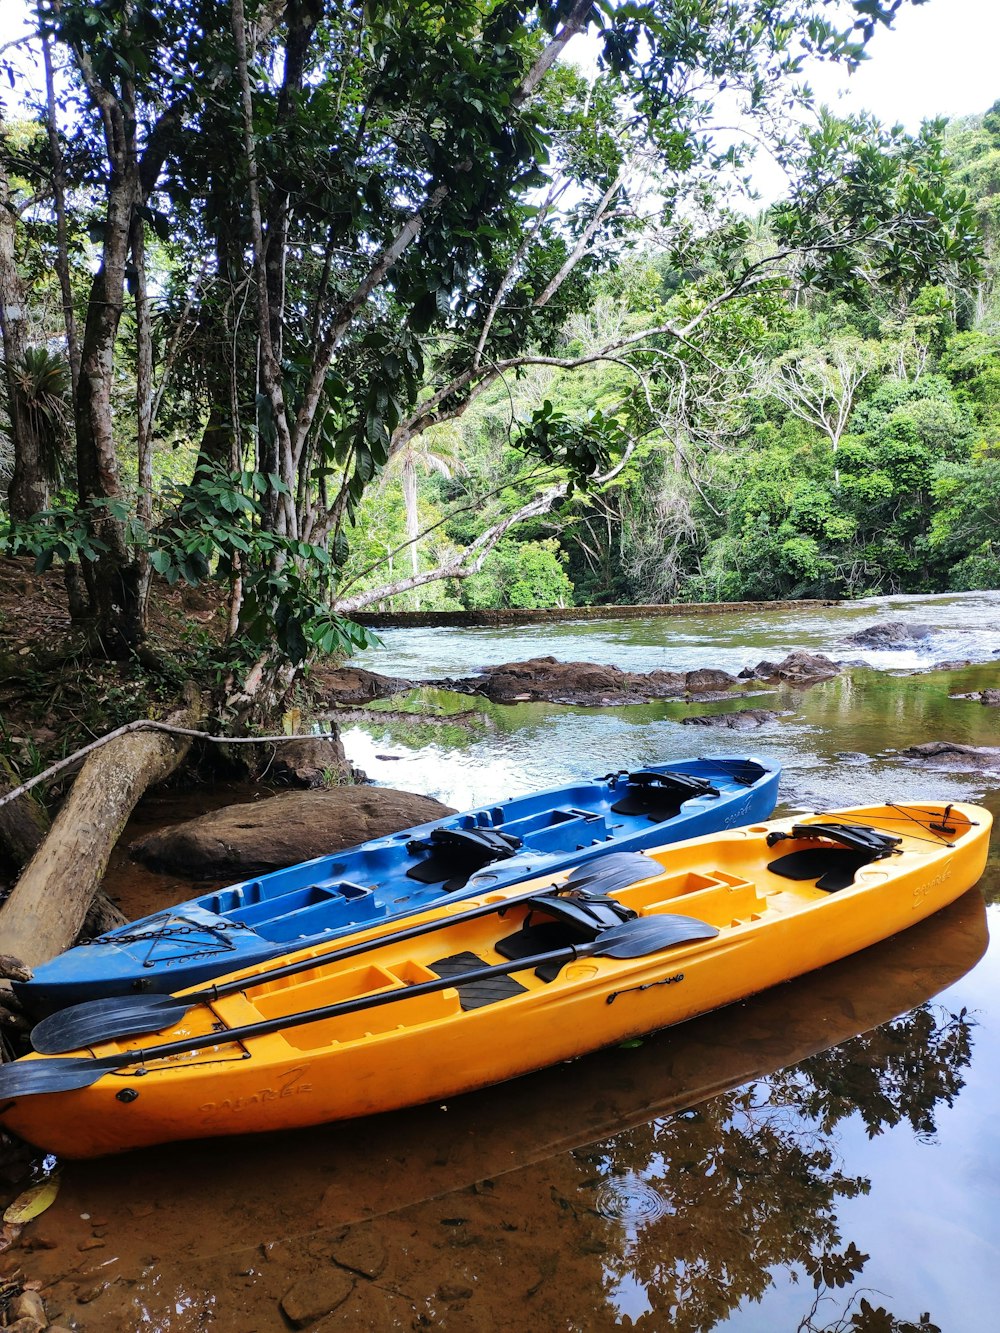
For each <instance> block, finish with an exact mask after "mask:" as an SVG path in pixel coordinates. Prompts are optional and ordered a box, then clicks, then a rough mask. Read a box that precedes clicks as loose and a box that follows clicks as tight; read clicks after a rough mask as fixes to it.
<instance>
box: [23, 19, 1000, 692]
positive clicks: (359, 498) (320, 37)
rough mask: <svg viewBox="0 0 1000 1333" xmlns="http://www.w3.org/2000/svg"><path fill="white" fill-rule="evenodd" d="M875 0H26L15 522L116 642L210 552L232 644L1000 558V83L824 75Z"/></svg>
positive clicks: (988, 572) (875, 578) (797, 586)
mask: <svg viewBox="0 0 1000 1333" xmlns="http://www.w3.org/2000/svg"><path fill="white" fill-rule="evenodd" d="M900 3H901V0H894V2H893V3H887V2H882V3H877V2H875V0H855V3H854V4H853V5H850V4H848V5H846V6H845V5H841V4H833V3H828V0H783V2H782V3H779V4H775V3H774V2H773V0H766V2H765V0H672V2H671V3H666V2H664V3H659V2H654V3H647V4H635V3H620V2H618V0H603V2H602V3H597V4H594V3H593V2H592V0H590V2H589V3H580V2H579V0H578V2H577V3H573V2H572V0H551V2H550V0H545V2H543V3H534V4H523V3H509V2H507V0H503V2H500V0H449V3H448V4H439V3H419V4H413V3H406V4H402V3H393V2H385V3H382V2H373V3H366V4H360V3H358V4H331V3H324V0H156V3H153V2H152V0H99V3H92V2H91V0H59V3H55V0H38V3H37V6H36V12H37V18H38V29H37V34H36V36H35V38H34V39H33V41H32V44H31V47H32V51H33V52H34V54H35V55H36V57H37V60H38V69H39V70H40V71H41V76H42V77H41V79H40V82H39V86H38V87H37V88H36V89H34V90H33V89H31V88H29V87H27V86H25V87H24V88H22V89H21V91H22V94H23V95H22V97H21V99H20V102H19V104H18V106H17V109H16V110H14V109H13V108H12V107H11V106H8V107H7V108H6V109H5V110H4V111H3V118H2V120H0V298H2V305H3V310H4V318H3V321H2V335H3V374H2V376H0V390H2V402H0V431H2V432H3V439H2V455H0V468H2V469H3V473H4V485H5V490H6V501H5V509H4V512H3V516H2V517H3V530H2V540H3V542H4V544H5V546H6V549H7V550H8V551H10V552H12V553H15V554H30V555H31V556H32V557H33V558H34V559H35V560H36V562H37V565H38V567H39V568H45V567H49V566H52V567H54V568H57V569H60V570H62V571H63V574H64V576H65V580H66V586H67V593H68V596H69V599H70V606H71V609H72V612H73V614H74V617H75V618H76V620H77V621H78V623H79V624H80V625H81V626H83V627H85V629H86V632H87V634H88V639H89V642H90V644H91V648H92V650H93V651H94V652H96V653H99V654H105V655H108V656H111V657H118V658H124V657H128V656H130V655H133V654H134V653H135V652H136V651H137V650H138V649H139V648H140V647H141V645H142V644H143V643H144V641H145V638H146V634H147V612H148V605H149V598H150V591H151V589H152V588H154V587H155V586H156V584H157V581H158V580H161V579H162V580H166V581H167V583H176V582H177V581H184V582H187V583H189V584H199V583H202V582H206V581H215V582H217V583H218V584H219V585H220V586H221V588H222V590H223V591H224V594H225V596H226V598H227V599H228V607H229V611H228V617H227V624H228V631H227V648H226V655H227V660H228V662H229V663H230V665H231V666H232V667H233V668H234V669H235V670H237V672H238V673H239V672H246V671H249V670H250V668H251V666H252V665H253V664H254V663H255V662H256V663H258V664H259V662H260V661H261V660H262V658H266V657H270V658H271V659H272V660H280V661H282V662H285V663H290V664H292V665H294V664H296V663H299V662H302V661H303V660H305V659H307V658H308V657H309V656H310V655H312V654H314V653H316V652H320V653H323V652H331V651H349V650H350V648H351V647H352V645H353V644H356V643H358V642H360V641H362V638H363V635H362V632H361V631H360V630H359V629H358V627H357V626H355V625H353V624H352V623H351V620H350V616H351V614H352V613H353V612H356V611H358V610H359V609H360V608H362V607H365V606H370V605H372V604H379V605H384V606H393V607H407V606H410V607H412V606H424V607H427V606H437V607H460V606H470V607H472V606H484V605H524V606H530V605H543V606H544V605H555V604H569V603H571V602H574V601H576V602H579V603H584V602H613V601H662V600H728V599H738V598H746V597H754V598H758V597H761V598H767V597H782V598H783V597H790V596H791V597H795V596H808V595H821V596H830V595H838V596H839V595H857V594H859V593H864V592H872V591H888V590H907V591H916V590H942V589H945V588H955V587H957V588H962V587H966V588H971V587H982V586H988V585H993V586H995V585H996V584H997V582H998V574H1000V570H998V567H997V562H998V556H997V554H996V551H995V547H994V531H995V519H996V510H997V498H996V497H997V482H998V462H997V430H998V422H1000V417H998V412H1000V405H998V388H997V385H998V383H1000V379H998V373H1000V361H998V338H1000V334H998V333H997V327H996V303H995V291H996V286H995V246H996V233H997V220H996V213H995V198H996V191H997V185H998V179H1000V178H998V173H997V166H996V164H997V161H1000V113H998V112H997V110H996V108H994V109H993V110H991V111H989V112H987V113H986V114H985V115H983V116H982V117H972V118H969V119H968V120H966V121H963V122H960V123H953V124H951V125H947V126H946V125H945V124H943V123H928V124H927V125H925V126H924V128H923V129H922V130H921V131H920V132H919V133H918V134H916V135H912V136H911V135H907V134H905V133H903V131H902V130H901V129H900V128H898V127H886V126H882V125H880V124H878V123H877V122H876V121H875V120H874V119H873V118H871V117H869V116H865V115H860V116H852V117H838V116H835V115H833V114H831V113H830V112H828V111H826V110H824V109H822V108H816V107H814V106H813V104H812V99H811V94H810V92H809V89H808V86H807V81H806V73H807V65H808V62H809V61H812V60H816V59H825V60H830V61H838V62H841V63H842V64H844V65H845V66H846V67H850V66H852V65H854V64H856V63H857V62H858V61H860V60H861V59H863V58H864V45H865V43H866V41H867V40H868V38H869V37H870V36H871V34H872V32H873V31H874V30H875V28H876V27H877V26H879V25H885V24H890V23H891V20H892V17H893V15H894V13H895V12H896V11H897V10H898V8H899V7H900ZM0 61H4V62H11V65H10V69H9V71H8V73H9V74H10V78H11V80H12V81H13V82H15V83H18V82H19V81H21V80H22V79H23V75H22V74H21V72H20V69H21V67H20V66H18V67H17V68H16V69H15V66H14V63H13V62H14V54H12V53H11V52H7V53H5V54H0ZM734 127H735V128H734ZM764 152H766V153H768V154H770V155H771V156H773V157H774V158H775V159H777V161H779V162H780V163H781V165H782V166H783V168H784V169H785V172H786V174H787V179H788V187H787V190H786V192H785V194H784V196H783V197H782V198H781V199H780V200H779V201H778V202H777V203H775V204H773V205H772V206H769V207H766V208H760V207H759V206H755V205H754V204H753V203H752V201H750V202H748V193H747V191H748V181H749V179H750V175H751V172H752V165H753V155H754V153H764Z"/></svg>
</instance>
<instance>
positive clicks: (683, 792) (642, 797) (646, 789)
mask: <svg viewBox="0 0 1000 1333" xmlns="http://www.w3.org/2000/svg"><path fill="white" fill-rule="evenodd" d="M718 795H719V791H718V788H717V787H713V786H712V784H711V783H710V782H709V781H708V779H707V778H698V777H694V776H692V775H691V774H690V773H655V772H652V771H650V770H647V769H640V770H639V771H638V772H636V773H630V774H629V775H628V787H627V789H626V791H625V795H624V796H622V797H621V799H620V800H618V801H616V802H615V804H614V805H613V806H612V807H611V809H612V810H613V811H614V813H615V814H618V815H645V816H646V818H647V819H649V820H650V821H651V822H652V823H654V824H660V823H662V822H663V821H664V820H666V819H673V818H675V816H677V815H679V814H680V810H681V806H682V805H683V804H684V802H685V801H690V800H691V799H692V797H694V796H718Z"/></svg>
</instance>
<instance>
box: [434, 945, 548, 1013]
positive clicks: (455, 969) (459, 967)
mask: <svg viewBox="0 0 1000 1333" xmlns="http://www.w3.org/2000/svg"><path fill="white" fill-rule="evenodd" d="M485 966H486V964H485V963H484V962H483V960H482V959H481V958H480V957H479V956H478V955H477V954H474V953H471V952H469V951H468V950H466V951H465V952H464V953H453V954H451V955H449V957H447V958H439V959H438V960H437V962H436V963H431V965H430V968H431V971H432V972H436V973H437V974H438V976H439V977H458V976H461V975H462V974H463V973H464V972H472V971H474V970H475V969H476V968H477V967H485ZM527 989H528V988H527V986H522V985H521V983H520V982H519V981H515V980H514V978H513V977H484V978H482V979H481V980H480V981H470V982H468V983H467V984H466V985H464V986H459V987H458V998H459V1002H460V1003H461V1006H462V1008H463V1009H481V1008H482V1007H483V1006H484V1005H486V1004H496V1002H497V1000H507V999H509V998H510V997H511V996H512V995H520V994H521V993H522V991H526V990H527Z"/></svg>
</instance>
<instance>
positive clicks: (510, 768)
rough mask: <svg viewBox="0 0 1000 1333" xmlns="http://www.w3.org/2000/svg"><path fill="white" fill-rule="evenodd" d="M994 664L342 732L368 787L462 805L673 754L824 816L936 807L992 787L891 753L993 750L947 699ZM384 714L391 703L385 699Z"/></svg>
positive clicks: (445, 696) (428, 697)
mask: <svg viewBox="0 0 1000 1333" xmlns="http://www.w3.org/2000/svg"><path fill="white" fill-rule="evenodd" d="M997 679H998V669H997V667H996V666H979V667H969V668H965V669H964V670H961V671H954V672H934V673H932V674H929V675H920V676H906V677H897V676H889V675H884V674H882V673H879V672H875V671H867V670H857V671H853V672H851V673H849V674H846V675H843V676H840V677H837V678H835V679H833V680H830V681H826V682H824V683H822V684H819V685H816V686H814V687H813V688H812V689H810V690H806V691H803V690H792V689H790V688H788V687H784V686H782V687H781V688H778V689H775V690H773V691H772V692H771V693H770V694H769V695H767V696H766V697H764V698H759V697H755V698H754V699H752V700H749V701H748V700H746V699H743V698H741V697H740V696H739V695H737V696H736V697H733V698H728V699H725V700H720V701H716V702H713V703H693V704H692V703H655V704H643V705H631V706H628V707H624V708H574V707H565V706H560V705H554V704H544V703H520V704H492V703H490V702H489V701H488V700H485V699H478V698H477V699H474V700H469V699H468V698H465V697H463V696H459V695H455V694H451V693H449V692H447V691H443V690H437V689H430V688H428V689H424V690H420V691H416V692H414V693H413V694H411V695H410V696H408V697H407V699H405V700H404V701H403V703H404V704H405V706H406V707H412V708H414V709H419V710H427V709H433V710H435V712H440V713H441V714H442V716H447V711H446V710H454V709H456V708H459V707H460V708H462V710H463V711H464V712H465V713H466V714H467V715H468V714H469V712H470V703H471V704H472V706H473V709H474V712H473V716H476V715H477V714H478V716H479V718H481V722H480V723H479V724H476V723H474V722H471V721H470V720H469V718H468V716H467V717H466V719H464V720H463V724H462V725H461V726H460V727H459V726H448V725H447V724H446V723H443V722H436V723H434V724H433V725H432V726H429V725H428V724H425V723H424V722H423V721H422V720H421V719H420V718H419V717H417V718H413V719H410V718H399V717H398V716H397V717H394V718H392V719H391V720H388V721H386V722H382V721H381V720H378V719H375V718H373V719H372V720H371V721H370V722H368V723H366V724H365V725H364V726H361V725H356V726H352V727H350V728H348V729H346V730H345V732H344V744H345V746H346V748H347V751H348V754H349V755H350V758H351V761H352V762H353V763H355V764H357V765H358V766H359V767H360V768H362V769H364V771H365V772H366V773H368V775H369V776H370V777H371V778H372V779H373V780H374V781H377V782H381V783H386V784H389V785H392V786H397V787H405V788H407V789H409V790H413V791H420V792H423V793H425V794H426V795H430V796H436V797H438V799H440V800H442V801H445V802H446V803H447V804H449V805H454V806H457V807H459V808H464V807H466V806H468V805H471V804H475V803H477V802H480V801H488V800H496V799H498V798H504V797H509V796H515V795H522V794H524V793H526V792H528V791H531V790H534V789H537V788H538V787H549V786H555V785H558V784H562V783H565V782H569V781H572V780H576V779H578V778H580V777H582V776H592V775H595V774H602V773H607V772H608V771H609V770H610V769H615V768H638V767H641V766H642V765H643V764H647V763H653V762H656V761H657V760H662V759H663V758H665V757H676V756H679V755H685V754H708V755H718V754H727V753H729V754H732V753H738V752H746V753H760V754H766V755H769V756H771V757H773V758H775V759H777V760H779V761H780V762H781V763H782V764H783V766H784V770H785V771H784V774H783V777H782V784H781V791H782V799H783V801H784V802H785V803H786V804H787V805H790V806H793V807H796V806H799V807H809V808H819V809H823V808H831V807H836V806H841V805H856V804H860V803H864V802H870V803H872V804H879V803H881V802H883V801H885V800H887V799H888V800H899V801H905V800H920V799H923V798H926V797H927V796H928V794H929V793H931V792H933V793H934V794H935V795H936V796H939V797H941V798H943V799H949V800H963V799H964V800H969V799H977V798H978V797H979V796H980V795H981V794H982V792H983V790H984V788H985V787H986V786H987V785H992V786H996V785H997V784H998V782H1000V751H998V752H997V762H996V763H995V764H994V766H993V768H992V769H990V768H989V766H987V767H984V768H982V769H981V770H979V771H976V772H973V773H971V775H970V774H969V773H965V772H962V771H955V772H948V771H929V770H928V769H926V768H925V767H924V766H922V765H920V764H918V763H915V762H914V761H912V760H907V759H905V758H904V757H902V756H901V755H900V754H899V751H901V750H903V749H905V748H906V747H907V746H910V745H914V744H918V743H920V742H923V741H927V740H947V741H952V742H956V743H959V744H963V745H972V746H997V745H998V743H1000V720H998V715H997V710H996V709H995V708H984V707H983V706H982V705H981V704H979V703H978V702H970V701H965V700H955V699H952V698H950V697H949V696H950V695H951V694H952V693H955V692H957V691H962V692H965V691H971V690H973V689H984V688H986V687H987V686H990V685H995V684H996V682H997ZM394 703H395V708H396V709H397V711H398V710H399V707H400V702H399V701H394ZM749 704H752V705H753V706H762V707H766V708H768V709H771V710H773V711H774V712H776V713H777V714H778V716H777V717H775V719H774V720H773V721H772V722H769V723H768V724H766V725H765V726H763V727H759V728H755V729H754V730H752V731H736V732H733V731H728V730H716V729H714V728H713V729H710V730H709V729H705V728H702V727H697V728H695V727H690V726H686V725H684V723H683V719H684V718H685V717H689V716H690V715H691V714H692V713H705V712H712V713H725V712H735V711H736V710H738V709H741V708H745V707H747V706H749Z"/></svg>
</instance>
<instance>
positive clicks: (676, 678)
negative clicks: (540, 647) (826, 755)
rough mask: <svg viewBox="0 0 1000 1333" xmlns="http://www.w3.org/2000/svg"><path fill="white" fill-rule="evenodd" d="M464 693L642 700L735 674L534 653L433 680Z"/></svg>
mask: <svg viewBox="0 0 1000 1333" xmlns="http://www.w3.org/2000/svg"><path fill="white" fill-rule="evenodd" d="M438 683H439V684H440V685H441V686H443V687H444V688H445V689H452V690H458V691H460V692H461V693H463V694H485V695H486V697H487V698H488V699H492V700H493V702H494V703H501V704H509V703H517V702H520V701H522V700H530V701H536V700H544V701H546V702H548V703H557V704H588V705H591V706H597V707H600V706H602V705H608V704H634V703H645V702H646V701H647V700H649V699H683V698H684V697H685V695H688V694H709V693H713V692H716V691H721V690H728V689H730V688H731V687H732V686H733V685H735V684H736V683H737V682H736V678H735V677H734V676H731V675H730V674H729V673H728V672H727V671H717V670H713V669H707V670H706V669H702V670H698V671H686V672H685V671H649V672H635V671H622V670H621V668H620V667H616V666H602V665H600V664H599V663H597V662H560V661H559V660H558V658H555V657H533V658H530V659H529V660H528V661H526V662H505V663H503V664H502V665H501V666H494V667H485V668H484V669H483V670H482V671H481V672H479V673H478V674H477V675H475V676H465V677H462V678H461V679H459V680H446V681H440V682H438Z"/></svg>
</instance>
